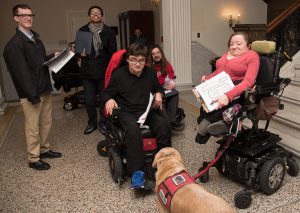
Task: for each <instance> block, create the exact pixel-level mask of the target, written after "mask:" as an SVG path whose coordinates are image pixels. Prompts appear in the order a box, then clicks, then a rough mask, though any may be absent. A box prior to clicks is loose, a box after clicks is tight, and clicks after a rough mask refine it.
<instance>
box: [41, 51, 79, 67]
mask: <svg viewBox="0 0 300 213" xmlns="http://www.w3.org/2000/svg"><path fill="white" fill-rule="evenodd" d="M74 55H75V53H73V52H72V51H71V50H70V49H69V48H66V49H64V51H62V53H61V54H60V55H58V56H55V57H53V58H51V59H50V60H48V61H46V62H45V63H44V65H47V66H48V67H49V69H51V70H52V71H53V72H55V73H57V72H58V71H59V70H60V69H61V68H62V67H63V66H64V65H65V64H66V63H67V62H68V61H69V60H70V59H71V58H72V57H73V56H74Z"/></svg>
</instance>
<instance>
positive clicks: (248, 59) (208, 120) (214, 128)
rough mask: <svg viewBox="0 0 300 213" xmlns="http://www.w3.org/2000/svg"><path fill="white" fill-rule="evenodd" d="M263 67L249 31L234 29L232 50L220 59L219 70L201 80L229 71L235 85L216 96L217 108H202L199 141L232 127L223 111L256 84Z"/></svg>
mask: <svg viewBox="0 0 300 213" xmlns="http://www.w3.org/2000/svg"><path fill="white" fill-rule="evenodd" d="M258 70H259V56H258V54H257V53H256V52H254V51H252V50H250V43H249V38H248V34H247V33H245V32H234V33H233V34H232V35H231V36H230V38H229V40H228V51H227V52H225V53H224V54H223V55H222V57H221V58H220V59H218V60H217V62H216V70H215V71H214V72H213V73H212V74H210V75H207V76H203V77H202V78H201V83H202V82H204V81H206V80H208V79H210V78H212V77H214V76H215V75H217V74H219V73H221V72H222V71H225V72H226V73H228V74H229V76H230V78H231V80H232V81H233V83H234V84H235V87H234V88H233V89H232V90H230V91H228V92H227V93H225V94H223V95H222V96H219V97H218V98H217V99H216V102H217V109H216V110H215V111H213V112H210V113H206V112H205V111H204V110H203V109H202V108H201V109H200V116H199V117H198V119H197V123H198V125H197V127H196V131H197V133H198V134H197V136H196V138H195V140H196V142H198V143H205V142H207V140H208V139H209V137H210V135H219V134H221V133H223V132H226V131H228V127H227V125H226V124H225V122H223V120H222V112H223V111H224V110H225V109H227V108H229V107H231V106H233V105H234V104H236V103H238V102H239V101H240V99H236V98H238V97H239V96H240V95H241V94H242V93H243V92H244V91H245V90H246V89H248V88H251V87H253V85H254V83H255V80H256V76H257V73H258Z"/></svg>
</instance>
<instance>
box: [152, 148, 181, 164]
mask: <svg viewBox="0 0 300 213" xmlns="http://www.w3.org/2000/svg"><path fill="white" fill-rule="evenodd" d="M166 159H176V160H178V161H179V162H180V163H182V164H183V160H182V158H181V156H180V154H179V152H178V151H177V150H176V149H174V148H172V147H166V148H163V149H161V150H160V151H159V152H158V153H157V154H156V155H155V158H154V160H153V163H152V167H153V168H158V167H159V165H160V164H161V162H163V161H165V160H166Z"/></svg>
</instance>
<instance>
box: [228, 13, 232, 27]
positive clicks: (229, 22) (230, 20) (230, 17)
mask: <svg viewBox="0 0 300 213" xmlns="http://www.w3.org/2000/svg"><path fill="white" fill-rule="evenodd" d="M228 24H229V27H232V25H233V18H232V14H231V13H229V19H228Z"/></svg>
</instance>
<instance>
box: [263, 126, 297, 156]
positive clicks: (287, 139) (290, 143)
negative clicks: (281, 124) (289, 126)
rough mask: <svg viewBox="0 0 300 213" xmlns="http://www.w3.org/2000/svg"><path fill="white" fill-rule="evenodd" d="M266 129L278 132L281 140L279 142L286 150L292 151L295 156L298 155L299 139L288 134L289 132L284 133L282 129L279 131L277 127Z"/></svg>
mask: <svg viewBox="0 0 300 213" xmlns="http://www.w3.org/2000/svg"><path fill="white" fill-rule="evenodd" d="M268 131H270V132H272V133H275V134H278V135H279V136H280V137H281V138H282V140H281V141H280V142H279V144H280V145H281V146H282V147H284V148H285V149H287V150H288V151H290V152H292V153H293V154H295V155H296V156H298V157H300V139H299V138H295V137H293V136H290V135H289V134H286V133H285V132H283V131H280V130H278V129H274V128H272V127H270V128H269V129H268Z"/></svg>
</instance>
